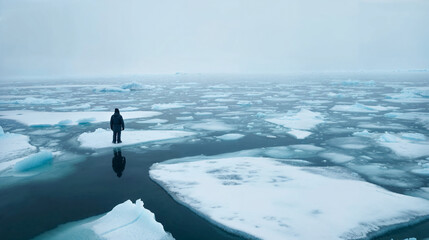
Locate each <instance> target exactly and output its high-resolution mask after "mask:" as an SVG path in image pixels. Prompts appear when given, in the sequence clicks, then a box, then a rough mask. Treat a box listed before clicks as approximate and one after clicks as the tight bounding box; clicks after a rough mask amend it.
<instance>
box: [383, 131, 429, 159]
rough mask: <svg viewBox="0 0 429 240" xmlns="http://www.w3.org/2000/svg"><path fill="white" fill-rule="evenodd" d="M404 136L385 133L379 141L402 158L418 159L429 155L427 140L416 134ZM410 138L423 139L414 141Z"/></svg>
mask: <svg viewBox="0 0 429 240" xmlns="http://www.w3.org/2000/svg"><path fill="white" fill-rule="evenodd" d="M404 134H405V136H404ZM404 134H402V135H401V134H400V135H396V134H391V133H384V134H382V135H381V136H379V138H378V139H377V141H378V143H380V144H381V145H382V146H385V147H388V148H390V149H391V150H392V151H393V152H394V153H396V154H397V155H399V156H401V157H407V158H418V157H423V156H428V155H429V142H428V141H426V140H425V139H426V138H425V137H424V136H422V137H421V135H420V134H419V135H417V134H415V133H404ZM416 135H417V136H416ZM407 136H408V137H407ZM409 136H416V138H418V137H421V138H420V139H412V138H410V137H409ZM422 139H423V140H422Z"/></svg>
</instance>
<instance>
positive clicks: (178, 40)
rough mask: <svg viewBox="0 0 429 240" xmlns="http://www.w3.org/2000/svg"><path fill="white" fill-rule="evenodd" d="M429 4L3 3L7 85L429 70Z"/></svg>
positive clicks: (375, 0) (0, 35)
mask: <svg viewBox="0 0 429 240" xmlns="http://www.w3.org/2000/svg"><path fill="white" fill-rule="evenodd" d="M428 12H429V1H425V0H409V1H406V0H391V1H388V0H349V1H344V0H332V1H317V0H301V1H298V0H294V1H251V0H240V1H238V0H233V1H227V0H219V1H197V0H186V1H155V2H153V1H137V0H126V1H113V0H106V1H102V0H93V1H84V0H73V1H66V0H21V1H13V0H0V78H19V77H55V76H109V75H140V74H171V73H175V72H184V73H233V74H237V73H239V74H262V73H271V74H283V73H289V72H310V71H361V70H367V71H375V70H402V69H428V68H429V46H428V44H427V43H428V42H429V28H427V27H426V25H427V23H428V22H429V14H428Z"/></svg>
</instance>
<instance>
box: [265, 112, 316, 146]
mask: <svg viewBox="0 0 429 240" xmlns="http://www.w3.org/2000/svg"><path fill="white" fill-rule="evenodd" d="M265 121H267V122H270V123H274V124H277V125H281V126H283V127H286V128H289V129H290V131H289V132H288V133H289V134H291V135H293V136H295V137H296V138H298V139H303V138H306V137H307V136H309V135H310V134H311V132H309V131H305V130H310V129H312V128H314V127H316V126H317V125H318V124H320V123H323V117H322V114H321V113H319V112H312V111H310V110H307V109H301V110H300V111H299V112H292V111H289V112H288V113H287V114H286V115H285V116H280V117H277V118H267V119H265Z"/></svg>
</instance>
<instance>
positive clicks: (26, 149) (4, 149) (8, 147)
mask: <svg viewBox="0 0 429 240" xmlns="http://www.w3.org/2000/svg"><path fill="white" fill-rule="evenodd" d="M29 141H30V138H29V137H28V136H25V135H22V134H17V133H4V131H3V128H2V127H1V126H0V150H1V151H0V152H1V154H0V171H3V170H5V169H7V168H9V167H11V166H13V165H15V163H16V159H19V158H22V157H25V156H27V155H29V154H31V153H34V152H35V151H36V150H37V149H36V147H34V146H32V145H31V144H30V143H29Z"/></svg>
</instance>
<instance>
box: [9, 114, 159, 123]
mask: <svg viewBox="0 0 429 240" xmlns="http://www.w3.org/2000/svg"><path fill="white" fill-rule="evenodd" d="M112 114H113V111H112V112H38V111H31V110H18V111H0V118H4V119H11V120H15V121H18V122H20V123H22V124H25V125H29V126H46V125H77V124H82V123H99V122H108V121H110V117H111V116H112ZM121 115H122V116H123V118H124V120H127V119H135V118H149V117H154V116H158V115H161V113H160V112H154V111H134V112H122V113H121Z"/></svg>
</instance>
